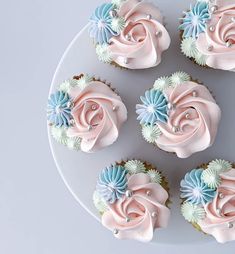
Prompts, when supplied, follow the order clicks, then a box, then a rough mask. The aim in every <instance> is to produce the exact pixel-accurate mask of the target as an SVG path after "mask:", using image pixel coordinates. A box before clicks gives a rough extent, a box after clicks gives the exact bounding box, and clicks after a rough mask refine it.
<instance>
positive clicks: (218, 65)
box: [196, 0, 235, 71]
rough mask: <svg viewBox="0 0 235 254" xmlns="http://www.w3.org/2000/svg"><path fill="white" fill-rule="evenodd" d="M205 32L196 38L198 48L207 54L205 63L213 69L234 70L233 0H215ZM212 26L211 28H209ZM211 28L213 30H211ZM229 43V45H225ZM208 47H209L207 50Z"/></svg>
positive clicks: (234, 25) (234, 26) (234, 32)
mask: <svg viewBox="0 0 235 254" xmlns="http://www.w3.org/2000/svg"><path fill="white" fill-rule="evenodd" d="M216 6H217V7H218V9H217V11H216V12H215V13H213V14H212V15H211V20H210V21H209V22H208V24H207V30H206V31H205V33H201V34H200V35H199V37H198V39H197V42H196V45H197V48H198V50H199V51H200V52H201V53H202V54H204V55H206V56H207V60H206V64H207V65H208V66H210V67H212V68H215V69H222V70H231V71H234V70H235V22H234V19H233V18H234V17H235V1H234V0H217V1H216ZM211 27H213V29H211ZM212 30H213V31H212ZM227 43H229V45H226V44H227ZM208 47H211V48H210V50H208Z"/></svg>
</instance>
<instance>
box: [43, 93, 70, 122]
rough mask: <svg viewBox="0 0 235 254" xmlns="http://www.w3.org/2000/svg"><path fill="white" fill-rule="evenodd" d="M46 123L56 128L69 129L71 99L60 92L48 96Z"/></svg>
mask: <svg viewBox="0 0 235 254" xmlns="http://www.w3.org/2000/svg"><path fill="white" fill-rule="evenodd" d="M47 114H48V121H49V122H50V124H53V125H55V126H56V127H62V126H64V127H69V125H70V120H71V118H72V116H71V98H70V97H69V95H68V94H67V93H65V92H62V91H57V92H55V93H53V94H51V95H50V98H49V99H48V104H47Z"/></svg>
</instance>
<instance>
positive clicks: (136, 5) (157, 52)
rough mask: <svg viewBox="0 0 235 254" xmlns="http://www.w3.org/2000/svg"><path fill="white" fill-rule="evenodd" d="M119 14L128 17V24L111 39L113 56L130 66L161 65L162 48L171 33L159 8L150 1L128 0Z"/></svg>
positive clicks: (136, 67)
mask: <svg viewBox="0 0 235 254" xmlns="http://www.w3.org/2000/svg"><path fill="white" fill-rule="evenodd" d="M118 15H119V16H121V17H124V18H125V21H126V26H125V28H124V30H123V31H122V32H121V34H120V35H119V36H114V37H112V38H111V40H110V43H111V45H110V46H109V49H110V51H111V54H112V57H113V60H114V61H115V62H116V63H118V64H119V65H120V66H123V67H126V68H129V69H144V68H150V67H153V66H156V65H158V64H159V63H160V62H161V54H162V52H163V51H165V50H167V49H168V47H169V45H170V36H169V34H168V32H167V30H166V29H165V27H164V26H163V25H162V21H163V18H162V15H161V13H160V11H159V10H158V8H156V7H155V6H154V5H153V4H150V3H144V2H141V1H138V0H128V1H126V2H124V3H123V4H122V6H121V8H120V10H119V11H118ZM148 15H150V16H149V17H151V18H150V19H148ZM157 33H159V34H158V35H157ZM125 59H126V60H127V61H125Z"/></svg>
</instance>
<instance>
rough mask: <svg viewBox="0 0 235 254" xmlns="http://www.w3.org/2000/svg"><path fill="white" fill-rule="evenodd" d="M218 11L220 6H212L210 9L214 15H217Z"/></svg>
mask: <svg viewBox="0 0 235 254" xmlns="http://www.w3.org/2000/svg"><path fill="white" fill-rule="evenodd" d="M217 10H218V6H217V5H212V6H211V8H210V11H211V12H212V13H215V12H216V11H217Z"/></svg>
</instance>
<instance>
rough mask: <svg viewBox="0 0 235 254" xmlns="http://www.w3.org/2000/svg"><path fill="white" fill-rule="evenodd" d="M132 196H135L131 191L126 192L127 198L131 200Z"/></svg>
mask: <svg viewBox="0 0 235 254" xmlns="http://www.w3.org/2000/svg"><path fill="white" fill-rule="evenodd" d="M132 195H133V192H132V191H131V190H127V191H126V197H127V198H131V197H132Z"/></svg>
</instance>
